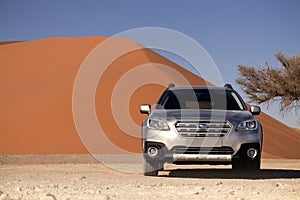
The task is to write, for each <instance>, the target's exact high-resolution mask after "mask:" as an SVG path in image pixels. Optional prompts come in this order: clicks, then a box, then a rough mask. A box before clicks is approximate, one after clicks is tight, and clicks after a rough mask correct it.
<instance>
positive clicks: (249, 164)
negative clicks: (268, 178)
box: [232, 157, 260, 178]
mask: <svg viewBox="0 0 300 200" xmlns="http://www.w3.org/2000/svg"><path fill="white" fill-rule="evenodd" d="M232 169H233V170H234V171H235V172H237V173H238V174H241V175H242V176H246V177H251V178H257V177H259V174H260V158H259V157H258V158H256V159H254V160H251V159H234V160H233V161H232Z"/></svg>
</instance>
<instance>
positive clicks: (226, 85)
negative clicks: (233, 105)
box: [224, 83, 233, 90]
mask: <svg viewBox="0 0 300 200" xmlns="http://www.w3.org/2000/svg"><path fill="white" fill-rule="evenodd" d="M224 87H225V88H229V89H232V90H233V87H232V85H231V84H229V83H226V84H225V85H224Z"/></svg>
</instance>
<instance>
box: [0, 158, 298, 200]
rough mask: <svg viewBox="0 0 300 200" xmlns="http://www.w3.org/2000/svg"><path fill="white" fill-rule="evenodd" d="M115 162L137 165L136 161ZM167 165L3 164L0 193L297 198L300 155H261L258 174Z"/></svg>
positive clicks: (10, 196)
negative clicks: (156, 169)
mask: <svg viewBox="0 0 300 200" xmlns="http://www.w3.org/2000/svg"><path fill="white" fill-rule="evenodd" d="M2 160H3V159H2ZM113 165H114V164H113ZM113 165H110V167H114V166H113ZM115 165H119V167H120V166H122V167H123V169H125V171H126V170H128V171H137V172H139V171H140V165H139V164H134V163H130V164H128V163H127V164H126V163H125V164H124V163H122V164H115ZM115 168H117V167H115ZM166 168H167V169H166V171H163V172H160V174H159V177H144V176H143V175H142V174H140V173H125V172H122V171H119V170H116V169H111V168H109V167H108V166H105V165H103V164H100V163H95V162H94V163H85V164H32V163H31V164H20V163H16V164H2V165H0V177H1V180H0V199H49V200H51V199H200V198H205V199H225V198H226V199H300V160H263V164H262V168H263V170H262V173H261V177H260V178H259V179H250V178H244V177H243V176H237V175H236V174H234V173H233V172H232V171H231V170H230V166H184V167H181V168H180V169H178V168H177V166H174V165H168V166H166Z"/></svg>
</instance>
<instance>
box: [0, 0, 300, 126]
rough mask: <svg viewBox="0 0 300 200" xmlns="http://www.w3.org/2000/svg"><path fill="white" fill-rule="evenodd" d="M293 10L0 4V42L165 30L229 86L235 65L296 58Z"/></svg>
mask: <svg viewBox="0 0 300 200" xmlns="http://www.w3.org/2000/svg"><path fill="white" fill-rule="evenodd" d="M299 8H300V1H298V0H286V1H284V0H281V1H278V0H268V1H267V0H266V1H261V0H252V1H247V2H246V1H231V0H228V1H217V0H211V1H204V0H203V1H201V0H199V1H196V0H194V1H192V0H191V1H175V0H172V1H171V0H170V1H168V0H166V1H158V0H157V1H155V0H154V1H146V0H144V1H142V0H130V1H129V0H128V1H125V0H124V1H122V0H119V1H114V0H111V1H109V0H107V1H100V0H99V1H95V0H86V1H83V0H82V1H79V0H72V1H71V0H69V1H64V0H51V1H50V0H49V1H39V0H36V1H33V0H27V1H17V0H1V1H0V27H1V29H0V41H7V40H33V39H38V38H45V37H52V36H88V35H107V36H110V35H114V34H117V33H119V32H122V31H125V30H128V29H132V28H138V27H148V26H151V27H164V28H170V29H173V30H176V31H180V32H182V33H184V34H186V35H188V36H190V37H192V38H193V39H195V40H196V41H197V42H199V43H200V44H201V45H202V46H203V47H204V48H205V49H206V50H207V52H208V53H209V54H210V56H211V57H212V58H213V60H214V61H215V63H216V64H217V66H218V68H219V70H220V72H221V74H222V76H223V79H224V81H225V82H231V83H234V82H235V79H236V78H237V77H238V72H237V70H236V67H237V65H239V64H244V65H255V64H261V63H265V62H269V63H270V64H271V65H272V66H273V67H278V66H279V65H278V63H277V61H276V60H275V58H274V56H273V54H274V53H275V52H276V51H282V52H284V53H285V54H286V55H292V54H298V53H300V12H299ZM234 87H235V88H239V87H238V86H237V85H235V84H234ZM264 111H266V112H267V113H269V114H271V115H272V116H274V117H276V118H278V119H279V120H281V121H283V122H285V123H287V124H289V125H292V126H297V127H299V124H297V121H296V120H295V118H297V117H295V114H293V113H289V114H286V115H285V117H284V118H282V117H281V115H279V114H278V111H279V107H278V105H276V104H274V105H272V106H271V107H269V109H268V110H267V109H266V108H264ZM298 118H299V117H298Z"/></svg>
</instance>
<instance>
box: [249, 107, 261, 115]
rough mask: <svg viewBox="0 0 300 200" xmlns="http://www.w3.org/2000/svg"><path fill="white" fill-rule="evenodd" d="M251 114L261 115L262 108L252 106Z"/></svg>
mask: <svg viewBox="0 0 300 200" xmlns="http://www.w3.org/2000/svg"><path fill="white" fill-rule="evenodd" d="M250 112H251V113H252V115H259V114H260V107H259V106H251V107H250Z"/></svg>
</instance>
